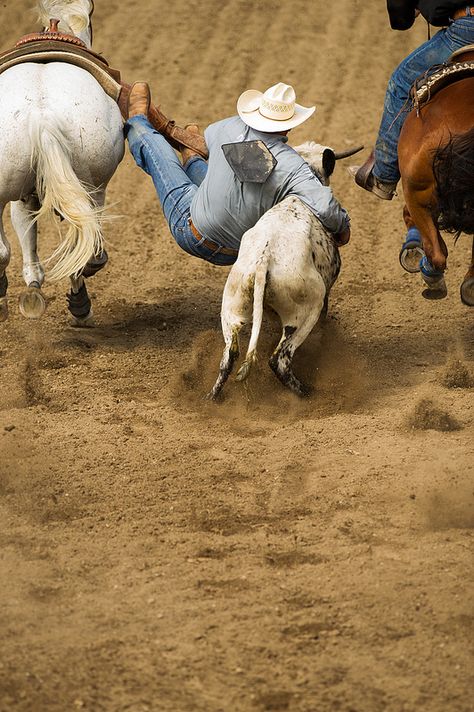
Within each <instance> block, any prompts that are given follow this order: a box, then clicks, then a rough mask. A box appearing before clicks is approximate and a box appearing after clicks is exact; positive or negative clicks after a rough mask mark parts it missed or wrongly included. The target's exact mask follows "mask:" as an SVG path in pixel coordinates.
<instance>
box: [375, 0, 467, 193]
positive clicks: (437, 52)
mask: <svg viewBox="0 0 474 712" xmlns="http://www.w3.org/2000/svg"><path fill="white" fill-rule="evenodd" d="M466 4H467V3H466ZM473 43H474V17H462V18H460V19H459V20H456V21H455V22H453V23H452V24H451V25H450V26H449V27H447V28H445V29H442V30H440V31H439V32H437V33H436V35H434V37H432V38H431V39H430V40H428V42H425V43H424V44H422V45H421V46H420V47H418V49H416V50H415V51H414V52H412V53H411V54H409V55H408V57H406V59H404V60H403V62H402V63H401V64H400V65H399V66H398V67H397V68H396V69H395V71H394V73H393V74H392V76H391V78H390V81H389V84H388V88H387V93H386V95H385V104H384V110H383V115H382V121H381V124H380V129H379V135H378V137H377V141H376V144H375V166H374V171H373V172H374V176H375V177H376V178H378V179H379V180H380V181H382V182H383V183H397V182H398V180H399V179H400V172H399V170H398V154H397V147H398V139H399V137H400V132H401V130H402V126H403V124H404V122H405V119H406V117H407V116H408V113H409V112H410V110H411V102H409V101H408V98H409V96H410V89H411V87H412V86H413V83H414V81H415V79H417V77H419V76H420V75H421V74H424V73H425V72H426V71H427V70H428V69H429V68H430V67H432V66H433V65H436V64H443V63H444V62H446V61H447V60H448V59H449V57H450V56H451V55H452V53H453V52H455V51H456V50H457V49H460V48H461V47H464V46H465V45H468V44H473Z"/></svg>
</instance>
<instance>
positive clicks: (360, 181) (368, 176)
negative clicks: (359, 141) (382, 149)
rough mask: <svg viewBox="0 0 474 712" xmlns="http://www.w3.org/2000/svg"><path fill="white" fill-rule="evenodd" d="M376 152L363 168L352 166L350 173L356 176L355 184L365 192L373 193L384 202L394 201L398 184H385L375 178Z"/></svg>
mask: <svg viewBox="0 0 474 712" xmlns="http://www.w3.org/2000/svg"><path fill="white" fill-rule="evenodd" d="M374 165H375V151H374V150H373V151H372V152H371V154H370V156H369V157H368V159H367V160H366V162H365V163H363V164H362V165H361V166H351V167H350V168H349V172H350V174H351V175H352V176H354V179H355V182H356V183H357V185H358V186H360V187H361V188H364V190H368V191H369V193H373V194H374V195H376V196H377V198H381V199H382V200H392V198H393V196H394V195H395V189H396V187H397V184H396V183H384V182H383V181H381V180H379V179H378V178H377V177H376V176H374V173H373V170H374Z"/></svg>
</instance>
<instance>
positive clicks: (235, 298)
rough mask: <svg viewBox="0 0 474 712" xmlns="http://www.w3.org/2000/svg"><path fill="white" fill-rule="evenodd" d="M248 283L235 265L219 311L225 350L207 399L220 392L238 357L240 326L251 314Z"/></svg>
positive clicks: (250, 291) (250, 293) (250, 294)
mask: <svg viewBox="0 0 474 712" xmlns="http://www.w3.org/2000/svg"><path fill="white" fill-rule="evenodd" d="M248 281H249V280H248V277H247V276H246V275H244V274H242V272H241V271H240V270H239V269H237V265H235V266H234V267H233V268H232V270H231V272H230V273H229V276H228V278H227V282H226V285H225V288H224V294H223V296H222V309H221V323H222V334H223V336H224V341H225V348H224V353H223V354H222V360H221V363H220V367H219V375H218V377H217V380H216V382H215V384H214V386H213V388H212V390H211V392H210V393H209V394H208V398H211V399H212V400H215V399H216V398H217V396H218V395H219V393H220V392H221V390H222V388H223V386H224V384H225V382H226V381H227V379H228V378H229V376H230V374H231V373H232V369H233V368H234V364H235V361H236V359H237V357H238V356H239V352H240V349H239V332H240V330H241V328H242V326H243V325H244V324H246V323H247V322H248V321H249V319H250V315H251V312H252V300H251V297H252V290H251V289H248V288H246V287H245V285H246V284H247V283H248Z"/></svg>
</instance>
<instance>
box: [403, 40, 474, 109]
mask: <svg viewBox="0 0 474 712" xmlns="http://www.w3.org/2000/svg"><path fill="white" fill-rule="evenodd" d="M472 76H474V45H466V46H465V47H462V48H461V49H458V50H456V52H454V53H453V54H452V55H451V57H450V58H449V61H448V62H446V63H445V64H439V65H435V66H433V67H430V68H429V69H428V70H427V72H425V74H422V75H421V77H418V79H417V80H416V81H415V83H414V85H413V87H412V89H411V97H412V102H413V108H414V109H416V112H417V114H419V112H420V109H421V108H422V107H423V106H425V104H427V103H428V102H429V101H430V99H432V98H433V96H434V95H435V94H437V93H438V92H439V91H440V89H443V88H444V87H446V86H448V85H449V84H453V83H454V82H457V81H459V80H460V79H466V78H467V77H472Z"/></svg>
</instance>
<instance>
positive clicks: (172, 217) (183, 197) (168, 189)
mask: <svg viewBox="0 0 474 712" xmlns="http://www.w3.org/2000/svg"><path fill="white" fill-rule="evenodd" d="M125 135H126V137H127V139H128V145H129V147H130V151H131V153H132V155H133V157H134V159H135V162H136V163H137V165H138V166H140V168H142V169H143V170H144V171H145V172H146V173H148V175H149V176H151V178H152V180H153V183H154V186H155V189H156V192H157V195H158V198H159V200H160V203H161V207H162V209H163V214H164V216H165V218H166V221H167V223H168V225H169V228H170V231H171V234H172V235H173V237H174V239H175V240H176V242H177V243H178V245H179V246H180V247H181V248H182V249H183V250H185V252H187V253H188V254H190V255H194V256H195V257H200V258H201V259H203V260H207V261H208V262H212V263H213V264H215V265H231V264H233V263H234V262H235V260H236V259H237V258H236V256H233V255H225V254H223V253H222V252H221V249H222V248H220V247H219V248H218V249H216V250H211V249H209V248H208V247H206V246H205V245H203V244H202V243H203V240H198V238H196V237H195V236H194V234H193V232H192V230H191V226H190V222H189V221H190V219H191V212H190V210H191V203H192V200H193V197H194V195H195V193H196V191H197V189H198V186H199V185H201V183H202V181H203V180H204V178H205V175H206V172H207V163H206V161H205V160H204V159H203V158H200V157H198V156H195V157H193V158H191V159H190V160H189V161H187V163H186V164H185V165H184V166H182V165H181V162H180V161H179V159H178V156H177V155H176V153H175V152H174V150H173V149H172V148H171V146H170V145H169V143H168V142H167V141H166V139H165V138H164V137H163V136H162V135H161V134H160V133H158V132H157V131H155V129H154V128H153V126H152V125H151V124H150V122H149V121H148V119H147V118H146V117H145V116H133V117H132V118H130V119H129V120H128V121H127V123H126V124H125Z"/></svg>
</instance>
